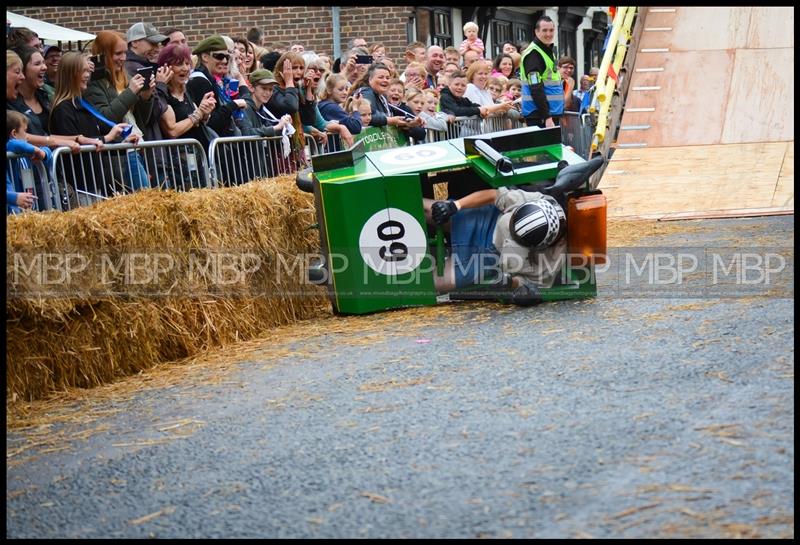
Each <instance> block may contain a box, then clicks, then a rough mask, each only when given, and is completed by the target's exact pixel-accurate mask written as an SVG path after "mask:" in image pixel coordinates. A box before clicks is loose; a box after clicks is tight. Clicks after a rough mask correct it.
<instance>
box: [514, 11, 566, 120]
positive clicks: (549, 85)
mask: <svg viewBox="0 0 800 545" xmlns="http://www.w3.org/2000/svg"><path fill="white" fill-rule="evenodd" d="M555 34H556V24H555V23H554V22H553V20H552V19H551V18H550V17H548V16H547V15H544V16H542V17H539V20H538V21H536V26H535V27H534V38H533V42H531V44H530V45H529V46H528V47H527V48H526V49H525V51H523V52H522V61H521V62H520V79H521V80H522V115H523V116H525V121H526V123H527V124H528V126H529V127H530V126H533V125H536V126H538V127H543V128H544V127H554V126H556V125H558V124H559V119H560V117H561V114H562V113H563V112H564V87H563V84H562V82H561V74H560V73H559V71H558V69H557V68H556V55H555V51H554V45H553V42H554V41H555Z"/></svg>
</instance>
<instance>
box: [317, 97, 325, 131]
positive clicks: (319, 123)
mask: <svg viewBox="0 0 800 545" xmlns="http://www.w3.org/2000/svg"><path fill="white" fill-rule="evenodd" d="M314 126H315V127H316V128H317V129H319V130H321V131H324V130H326V129H327V127H328V121H327V120H326V119H325V118H324V117H322V114H321V113H320V112H319V107H317V103H316V102H314Z"/></svg>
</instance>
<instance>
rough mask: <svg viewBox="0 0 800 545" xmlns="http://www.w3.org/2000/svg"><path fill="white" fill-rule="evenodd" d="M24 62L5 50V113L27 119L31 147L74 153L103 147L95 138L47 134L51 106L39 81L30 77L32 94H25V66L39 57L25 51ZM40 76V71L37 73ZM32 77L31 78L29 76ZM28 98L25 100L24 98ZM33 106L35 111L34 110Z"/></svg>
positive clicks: (40, 80)
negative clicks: (67, 148) (87, 148)
mask: <svg viewBox="0 0 800 545" xmlns="http://www.w3.org/2000/svg"><path fill="white" fill-rule="evenodd" d="M24 52H25V56H26V58H28V62H27V63H26V62H24V61H23V59H22V57H20V56H19V55H18V54H17V53H16V52H14V51H11V50H6V109H8V110H15V111H18V112H20V113H22V114H23V115H25V116H26V117H27V118H28V143H29V144H32V145H34V146H38V147H42V146H49V147H53V148H55V147H58V146H67V147H69V148H70V149H71V150H72V151H73V152H74V153H77V152H78V151H79V150H80V147H81V145H87V144H88V145H93V146H97V149H100V148H102V147H103V143H102V142H101V141H99V140H97V139H95V138H87V137H85V136H83V135H80V134H77V135H58V134H52V133H50V132H49V123H50V113H51V112H52V104H51V103H50V101H49V100H48V98H47V93H46V92H44V91H42V90H41V87H42V86H43V85H44V82H43V79H42V78H41V77H39V78H35V80H36V81H33V80H34V77H31V78H30V79H31V80H32V84H31V85H30V87H32V90H29V82H28V79H29V78H28V77H27V76H26V75H25V73H26V72H30V70H28V65H29V64H31V65H32V64H33V63H32V62H31V61H32V60H34V59H35V57H37V56H39V53H38V50H35V49H32V48H31V49H27V48H26V49H25V50H24ZM39 72H40V74H41V67H40V70H39ZM31 76H33V74H31ZM28 95H29V96H28ZM37 104H38V105H39V107H38V108H37V107H36V106H37Z"/></svg>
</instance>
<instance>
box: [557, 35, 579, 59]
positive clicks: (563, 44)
mask: <svg viewBox="0 0 800 545" xmlns="http://www.w3.org/2000/svg"><path fill="white" fill-rule="evenodd" d="M575 34H576V31H575V29H574V28H562V29H559V31H558V58H559V59H560V58H561V57H572V58H573V59H574V58H575V56H576V51H577V50H578V48H577V45H576V42H577V39H576V36H575ZM556 60H558V59H556Z"/></svg>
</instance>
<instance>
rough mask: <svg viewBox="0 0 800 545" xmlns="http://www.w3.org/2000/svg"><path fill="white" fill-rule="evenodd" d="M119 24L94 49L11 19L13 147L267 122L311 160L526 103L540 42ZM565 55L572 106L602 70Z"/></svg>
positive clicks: (229, 130)
mask: <svg viewBox="0 0 800 545" xmlns="http://www.w3.org/2000/svg"><path fill="white" fill-rule="evenodd" d="M9 30H10V31H9ZM119 30H120V32H117V31H111V30H103V31H99V32H97V33H96V39H95V40H93V41H92V42H90V43H89V44H87V45H86V46H85V47H84V48H83V49H82V50H81V51H64V50H62V49H61V48H60V47H59V46H57V45H52V44H48V45H47V46H44V45H43V44H42V42H41V40H40V39H39V37H38V36H37V35H36V34H35V33H34V32H32V31H30V30H28V29H24V28H16V29H8V25H7V40H6V41H7V59H6V70H7V72H6V110H7V111H8V112H9V117H8V131H7V143H8V144H7V150H8V151H11V150H12V149H13V150H22V149H25V150H29V151H30V150H31V149H32V150H33V151H30V154H29V155H31V157H32V158H33V159H34V160H47V157H46V154H45V153H38V152H37V151H36V150H41V149H43V148H56V147H59V146H69V147H70V148H71V149H72V151H73V152H77V151H78V150H79V148H80V146H86V145H92V146H95V148H96V149H101V148H102V147H103V146H104V145H106V144H109V143H119V142H133V143H136V142H141V141H154V140H169V139H175V138H193V139H196V140H197V141H198V142H200V143H201V144H202V145H203V146H206V149H207V146H208V144H209V143H210V142H211V140H213V139H214V138H217V137H225V136H237V135H258V136H280V137H282V140H283V142H284V147H283V149H284V150H285V153H283V154H281V155H282V156H281V157H279V158H278V159H279V160H285V161H288V160H296V161H302V157H300V156H299V155H298V156H292V157H289V153H290V152H292V153H297V150H302V148H303V146H304V144H305V138H306V137H309V138H313V139H314V140H315V141H316V142H317V143H318V144H324V143H326V142H327V140H328V138H330V137H335V138H338V139H340V140H341V141H342V142H343V143H344V144H346V145H351V144H352V143H353V141H354V138H355V137H354V135H357V134H359V133H361V132H362V131H363V130H365V129H366V128H368V127H383V126H393V127H396V128H397V129H398V130H400V131H402V132H403V133H405V134H406V135H408V136H409V137H411V138H412V139H413V140H414V141H421V140H424V137H425V130H426V129H434V130H443V129H445V128H446V126H447V122H448V121H450V122H452V121H453V120H454V118H455V116H479V117H481V118H486V117H505V118H507V119H518V118H519V116H520V113H519V111H520V101H519V97H520V87H521V83H520V80H519V73H520V58H521V57H520V51H522V50H523V49H524V48H525V47H526V46H527V44H514V43H510V42H509V43H505V44H503V46H502V52H501V53H500V54H499V55H497V57H495V58H494V59H491V58H486V57H485V48H484V44H483V43H482V42H481V40H480V39H479V38H478V30H479V29H478V27H477V25H475V24H474V23H472V22H468V23H467V24H466V25H464V34H465V36H466V39H465V40H464V41H463V42H462V43H461V44H460V46H459V47H458V48H456V47H447V48H444V49H443V48H441V47H439V46H437V45H432V46H427V47H426V46H425V44H423V43H421V42H413V43H411V44H409V45H408V47H407V48H406V50H405V53H404V55H403V58H402V59H392V58H390V57H389V56H388V55H387V51H386V47H385V46H384V45H383V44H382V43H373V44H368V43H367V42H366V41H365V40H364V39H361V38H355V39H352V40H350V41H349V42H348V43H347V49H346V50H345V51H344V52H343V53H342V55H341V57H340V58H338V59H332V58H331V56H330V55H327V54H325V53H324V52H321V51H308V50H306V49H305V47H304V45H303V44H301V43H291V44H285V43H278V42H266V41H265V39H264V38H265V37H264V35H263V33H262V32H261V31H260V30H259V29H257V28H252V29H250V30H249V31H247V32H245V31H244V29H243V34H242V36H234V37H229V36H223V35H219V34H214V35H211V36H208V37H206V38H205V39H203V40H201V41H199V42H198V43H195V44H192V43H189V42H188V41H187V39H186V35H185V34H184V33H183V32H182V31H181V29H179V28H167V29H163V31H159V30H158V29H157V28H156V27H155V26H154V25H153V24H150V23H148V22H138V23H136V24H134V25H132V26H131V27H130V28H128V29H119ZM122 31H124V33H123V32H122ZM558 67H559V70H561V71H562V78H563V79H564V81H565V97H566V100H567V109H573V110H577V107H578V106H579V105H580V103H581V99H582V97H583V95H584V94H585V93H586V92H587V90H588V88H589V87H590V86H591V84H592V82H591V79H590V77H591V75H585V76H582V77H581V78H580V80H579V84H578V86H577V87H576V85H575V81H574V79H573V78H572V72H573V71H574V68H575V61H574V60H573V59H571V58H568V57H564V58H562V59H561V60H560V61H559V63H558ZM10 112H17V113H19V114H21V115H22V117H24V123H23V120H21V119H20V118H19V116H14V122H13V124H12V119H11V116H10ZM12 125H13V128H12ZM292 140H294V145H291V141H292ZM20 142H24V143H25V144H26V145H27V146H30V148H29V147H26V146H21V145H20ZM83 155H86V154H83ZM140 158H142V159H143V160H144V163H145V164H158V163H159V161H160V160H161V159H159V158H158V157H156V156H152V157H148V156H146V154H142V156H141V157H140ZM182 159H185V157H183V158H182ZM97 166H98V165H97V164H94V165H89V164H88V163H87V165H86V167H87V168H89V169H91V168H97ZM157 176H158V175H157V174H154V173H153V172H152V171H151V172H150V173H149V174H148V173H147V172H143V169H142V167H141V165H139V166H134V167H130V168H128V169H127V171H126V172H123V173H122V178H123V179H124V181H125V183H126V184H128V186H129V187H130V188H132V189H138V188H142V187H148V186H156V185H160V184H161V182H162V181H163V180H160V179H158V177H157ZM6 182H7V184H6V185H7V210H8V211H12V207H13V210H14V211H16V210H18V209H19V208H18V207H30V206H31V199H30V198H29V197H26V196H24V191H23V190H22V189H21V188H20V187H18V184H17V183H12V181H11V179H10V178H9V175H8V174H7V176H6ZM79 183H80V182H79Z"/></svg>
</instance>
